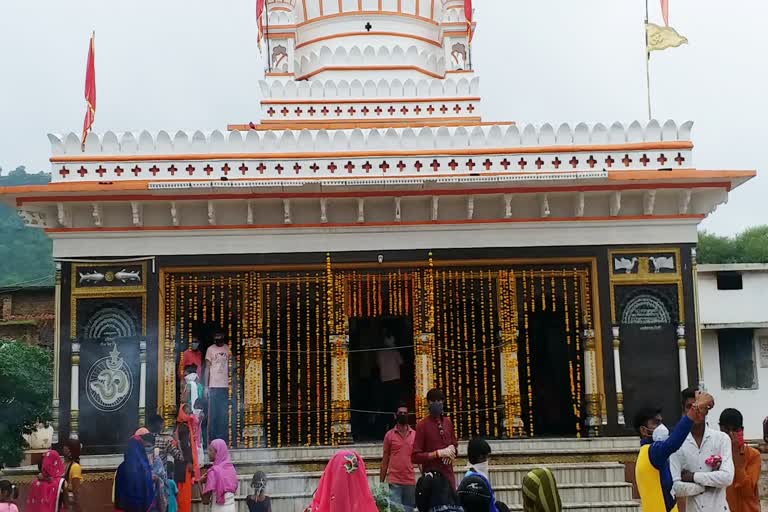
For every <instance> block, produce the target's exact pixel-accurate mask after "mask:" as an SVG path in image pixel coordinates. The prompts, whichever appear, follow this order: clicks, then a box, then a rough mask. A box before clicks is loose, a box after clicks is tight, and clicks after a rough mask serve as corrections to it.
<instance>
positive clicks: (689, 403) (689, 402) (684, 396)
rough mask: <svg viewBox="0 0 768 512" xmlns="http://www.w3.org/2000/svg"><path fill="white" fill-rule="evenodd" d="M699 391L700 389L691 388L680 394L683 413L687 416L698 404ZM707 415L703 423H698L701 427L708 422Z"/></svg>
mask: <svg viewBox="0 0 768 512" xmlns="http://www.w3.org/2000/svg"><path fill="white" fill-rule="evenodd" d="M698 391H699V388H696V387H690V388H686V389H684V390H683V391H681V392H680V403H681V405H682V406H683V412H684V413H685V414H687V413H688V411H690V410H691V407H693V406H694V404H695V403H696V393H697V392H698ZM705 417H706V414H704V417H702V418H703V419H702V420H701V421H696V424H697V425H701V424H703V423H704V422H705V421H706V418H705Z"/></svg>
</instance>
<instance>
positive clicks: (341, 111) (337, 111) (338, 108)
mask: <svg viewBox="0 0 768 512" xmlns="http://www.w3.org/2000/svg"><path fill="white" fill-rule="evenodd" d="M334 112H335V113H336V116H337V117H338V116H340V115H341V114H342V113H343V112H344V111H343V110H341V107H336V110H334Z"/></svg>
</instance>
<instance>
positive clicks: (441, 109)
mask: <svg viewBox="0 0 768 512" xmlns="http://www.w3.org/2000/svg"><path fill="white" fill-rule="evenodd" d="M440 112H442V113H443V114H445V113H446V112H448V107H446V106H445V105H443V106H442V107H440Z"/></svg>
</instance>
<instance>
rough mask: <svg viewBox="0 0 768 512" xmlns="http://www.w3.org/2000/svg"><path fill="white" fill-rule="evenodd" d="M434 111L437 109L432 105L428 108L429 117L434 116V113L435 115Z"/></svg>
mask: <svg viewBox="0 0 768 512" xmlns="http://www.w3.org/2000/svg"><path fill="white" fill-rule="evenodd" d="M434 111H435V107H433V106H432V105H430V106H428V107H427V112H429V115H432V113H433V112H434Z"/></svg>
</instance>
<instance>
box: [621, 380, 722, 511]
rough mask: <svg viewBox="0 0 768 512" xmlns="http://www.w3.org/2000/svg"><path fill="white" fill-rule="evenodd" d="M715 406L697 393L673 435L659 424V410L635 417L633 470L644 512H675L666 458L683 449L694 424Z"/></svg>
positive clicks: (710, 397) (709, 399)
mask: <svg viewBox="0 0 768 512" xmlns="http://www.w3.org/2000/svg"><path fill="white" fill-rule="evenodd" d="M714 406H715V400H714V398H712V396H711V395H709V394H707V393H702V392H697V394H696V403H695V404H694V405H693V407H691V408H690V409H689V410H688V412H687V414H686V415H685V416H683V418H682V419H681V420H680V422H679V423H678V424H677V426H676V427H675V429H674V430H673V431H672V433H671V434H670V433H669V430H667V427H665V426H664V423H663V421H662V417H661V412H660V411H659V410H658V409H648V408H646V409H642V410H640V411H639V412H638V413H637V415H636V416H635V421H634V427H635V430H637V432H638V434H640V445H641V448H640V453H639V454H638V457H637V465H636V467H635V479H636V480H637V488H638V491H639V493H640V499H641V501H642V510H643V512H672V511H677V503H676V501H675V497H674V496H673V495H672V483H673V482H672V474H671V473H670V471H669V458H670V457H671V456H672V454H673V453H675V452H676V451H677V450H679V449H680V447H681V446H682V445H683V442H684V441H685V439H686V437H688V434H689V433H690V432H691V429H692V428H693V425H694V423H696V422H701V421H703V420H704V418H705V417H706V415H707V412H709V410H710V409H711V408H712V407H714Z"/></svg>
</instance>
